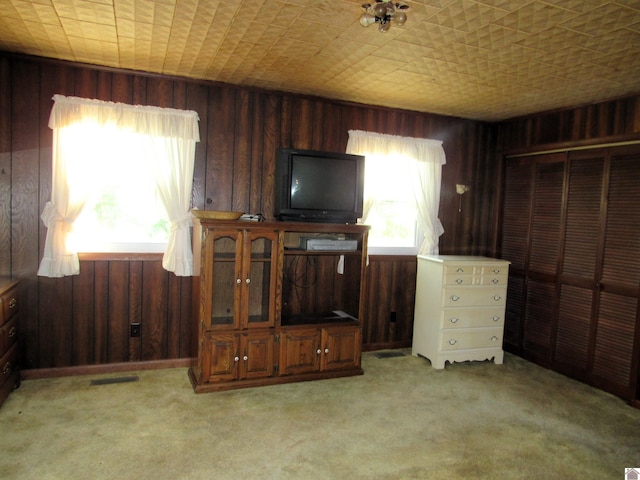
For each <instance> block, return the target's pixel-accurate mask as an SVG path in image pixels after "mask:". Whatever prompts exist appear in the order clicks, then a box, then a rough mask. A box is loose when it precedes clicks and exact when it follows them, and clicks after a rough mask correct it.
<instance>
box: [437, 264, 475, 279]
mask: <svg viewBox="0 0 640 480" xmlns="http://www.w3.org/2000/svg"><path fill="white" fill-rule="evenodd" d="M481 274H482V267H480V266H478V265H445V267H444V275H445V277H450V276H456V275H458V276H460V275H481Z"/></svg>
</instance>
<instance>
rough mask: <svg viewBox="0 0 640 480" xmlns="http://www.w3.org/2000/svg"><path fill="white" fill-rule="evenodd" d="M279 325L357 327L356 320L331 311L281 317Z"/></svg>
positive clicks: (342, 313)
mask: <svg viewBox="0 0 640 480" xmlns="http://www.w3.org/2000/svg"><path fill="white" fill-rule="evenodd" d="M280 323H281V325H282V326H283V327H285V326H300V325H319V324H324V323H331V324H333V323H341V324H345V325H357V323H358V319H357V318H355V317H353V316H352V315H349V314H348V313H346V312H343V311H342V310H333V311H330V312H311V313H298V314H290V315H283V316H282V320H281V322H280Z"/></svg>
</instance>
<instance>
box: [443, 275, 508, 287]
mask: <svg viewBox="0 0 640 480" xmlns="http://www.w3.org/2000/svg"><path fill="white" fill-rule="evenodd" d="M508 279H509V276H508V275H502V274H500V275H447V276H446V277H445V279H444V284H445V285H447V286H449V285H451V286H461V287H464V286H469V285H485V286H491V285H505V286H506V285H507V281H508Z"/></svg>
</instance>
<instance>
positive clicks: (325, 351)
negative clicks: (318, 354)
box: [324, 347, 329, 355]
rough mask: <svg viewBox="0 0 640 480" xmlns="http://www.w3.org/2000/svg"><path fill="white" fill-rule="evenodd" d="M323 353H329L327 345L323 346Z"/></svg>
mask: <svg viewBox="0 0 640 480" xmlns="http://www.w3.org/2000/svg"><path fill="white" fill-rule="evenodd" d="M324 353H325V355H326V354H327V353H329V349H328V348H327V347H325V348H324Z"/></svg>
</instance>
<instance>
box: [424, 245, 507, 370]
mask: <svg viewBox="0 0 640 480" xmlns="http://www.w3.org/2000/svg"><path fill="white" fill-rule="evenodd" d="M508 274H509V262H508V261H506V260H498V259H495V258H487V257H475V256H459V255H433V256H431V255H419V256H418V275H417V279H416V304H415V311H414V322H413V348H412V354H413V355H420V356H423V357H426V358H428V359H429V360H430V361H431V365H432V366H433V367H435V368H438V369H441V368H444V366H445V362H446V361H449V362H464V361H467V360H491V359H493V360H494V362H495V363H502V360H503V357H504V352H503V351H502V337H503V332H504V312H505V304H506V299H507V281H508Z"/></svg>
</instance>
